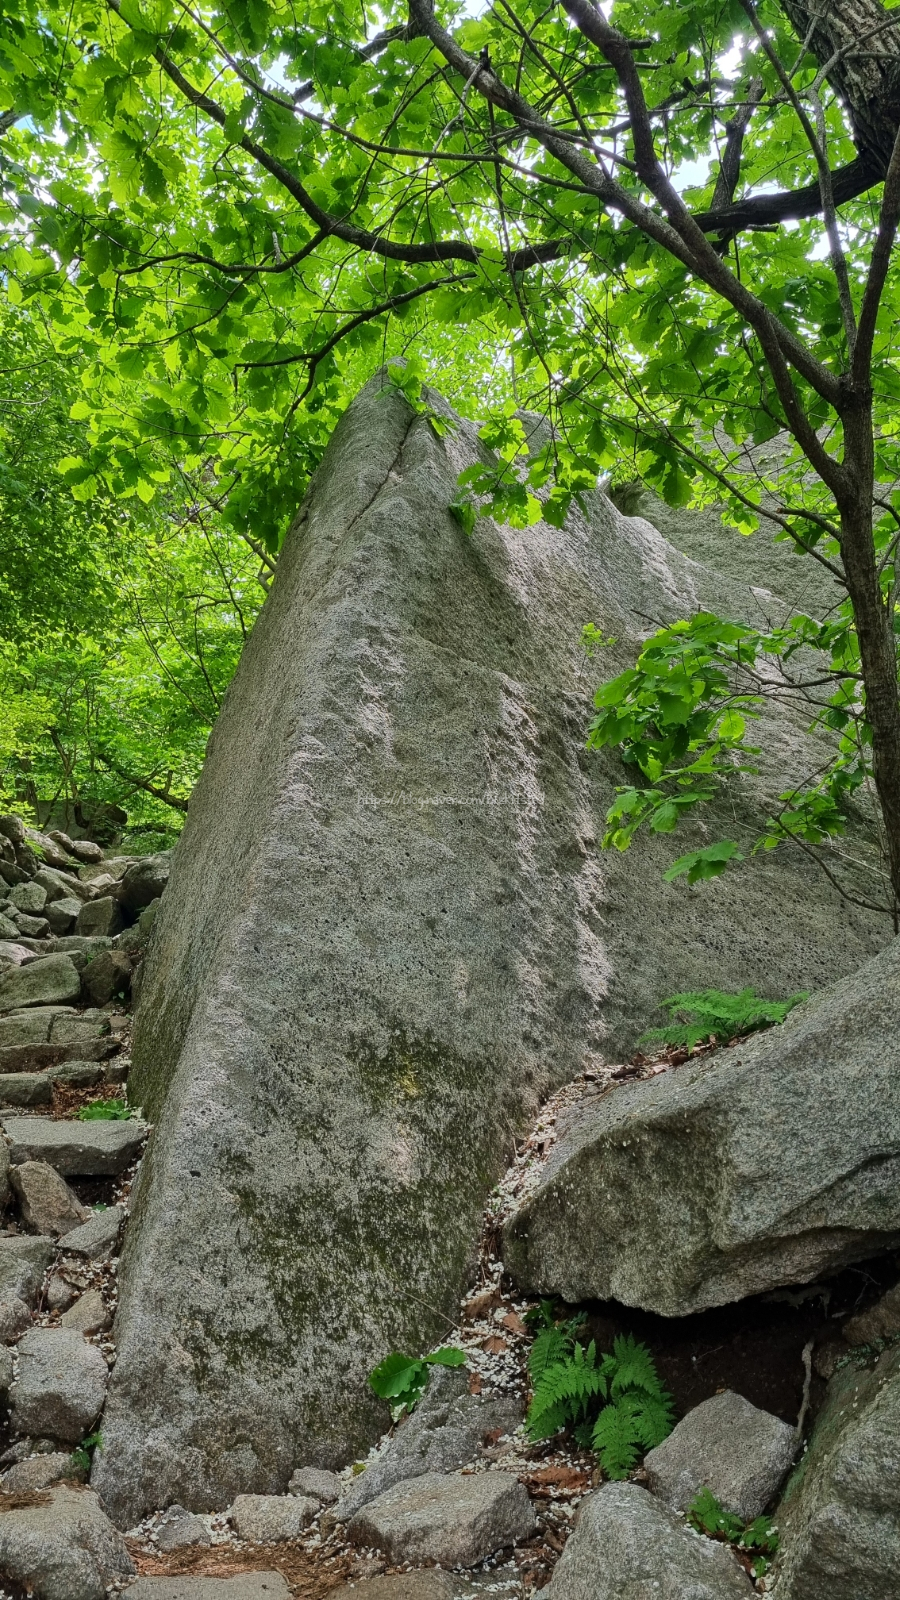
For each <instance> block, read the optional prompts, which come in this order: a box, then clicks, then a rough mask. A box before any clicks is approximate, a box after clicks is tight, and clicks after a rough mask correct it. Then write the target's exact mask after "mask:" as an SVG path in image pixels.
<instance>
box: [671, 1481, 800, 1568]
mask: <svg viewBox="0 0 900 1600" xmlns="http://www.w3.org/2000/svg"><path fill="white" fill-rule="evenodd" d="M688 1522H689V1523H690V1524H691V1526H692V1527H694V1528H696V1529H697V1532H698V1533H705V1534H706V1535H707V1537H708V1538H710V1539H720V1540H722V1541H723V1543H725V1544H733V1545H737V1546H738V1548H739V1549H741V1550H746V1551H747V1552H748V1554H749V1555H750V1557H751V1565H752V1567H753V1576H754V1578H761V1577H763V1576H764V1574H765V1573H766V1572H768V1570H769V1567H770V1565H771V1558H772V1556H774V1555H775V1554H776V1552H777V1550H778V1529H777V1528H776V1526H775V1524H774V1522H773V1521H772V1518H771V1517H768V1516H766V1515H765V1514H764V1515H763V1516H761V1517H756V1518H754V1520H753V1521H752V1522H748V1523H746V1524H745V1523H744V1521H743V1519H742V1518H741V1517H736V1516H735V1515H734V1513H733V1512H731V1511H726V1510H725V1509H724V1507H723V1506H721V1505H720V1504H719V1501H718V1500H717V1499H716V1497H715V1495H714V1494H713V1492H712V1490H711V1489H701V1490H700V1493H699V1494H698V1495H697V1498H696V1499H695V1501H694V1503H693V1505H692V1506H691V1508H690V1510H689V1511H688Z"/></svg>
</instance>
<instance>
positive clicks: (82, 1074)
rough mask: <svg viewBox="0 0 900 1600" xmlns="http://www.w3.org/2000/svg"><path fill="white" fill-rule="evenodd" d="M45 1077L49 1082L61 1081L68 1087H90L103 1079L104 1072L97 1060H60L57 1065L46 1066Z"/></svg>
mask: <svg viewBox="0 0 900 1600" xmlns="http://www.w3.org/2000/svg"><path fill="white" fill-rule="evenodd" d="M47 1077H48V1078H49V1079H50V1082H51V1083H63V1084H65V1085H66V1087H67V1088H69V1089H90V1088H92V1087H93V1085H94V1084H95V1083H101V1082H102V1081H103V1079H104V1078H105V1077H106V1072H105V1069H104V1067H103V1066H102V1064H101V1063H100V1062H99V1061H61V1062H60V1063H59V1065H58V1066H53V1067H48V1068H47Z"/></svg>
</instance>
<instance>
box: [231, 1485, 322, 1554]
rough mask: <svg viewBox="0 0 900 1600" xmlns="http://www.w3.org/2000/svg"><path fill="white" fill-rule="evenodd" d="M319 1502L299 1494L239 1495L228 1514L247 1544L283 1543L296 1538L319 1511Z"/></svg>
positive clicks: (236, 1530) (235, 1529) (239, 1535)
mask: <svg viewBox="0 0 900 1600" xmlns="http://www.w3.org/2000/svg"><path fill="white" fill-rule="evenodd" d="M319 1508H320V1507H319V1501H318V1500H313V1499H311V1498H310V1497H309V1496H307V1495H296V1494H239V1495H238V1496H237V1497H236V1499H235V1501H234V1504H233V1505H232V1506H231V1507H230V1509H229V1512H228V1517H229V1520H230V1522H231V1525H232V1527H233V1528H234V1531H235V1533H236V1534H237V1536H238V1538H239V1539H246V1541H247V1543H248V1544H280V1543H281V1541H282V1540H283V1539H296V1538H297V1537H298V1536H299V1535H300V1534H301V1533H302V1532H303V1529H304V1528H306V1527H308V1526H309V1524H310V1523H311V1522H312V1520H313V1517H315V1516H316V1515H317V1514H318V1511H319Z"/></svg>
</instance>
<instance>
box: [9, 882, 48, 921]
mask: <svg viewBox="0 0 900 1600" xmlns="http://www.w3.org/2000/svg"><path fill="white" fill-rule="evenodd" d="M6 898H7V900H8V901H9V904H10V905H11V906H15V908H16V910H17V911H27V912H28V913H29V915H31V916H37V913H38V912H39V911H43V909H44V907H45V905H46V904H47V891H46V889H45V888H44V887H43V885H42V884H40V883H35V881H34V879H31V881H30V882H28V883H17V884H14V885H13V887H12V888H11V889H10V891H9V894H8V895H7V897H6Z"/></svg>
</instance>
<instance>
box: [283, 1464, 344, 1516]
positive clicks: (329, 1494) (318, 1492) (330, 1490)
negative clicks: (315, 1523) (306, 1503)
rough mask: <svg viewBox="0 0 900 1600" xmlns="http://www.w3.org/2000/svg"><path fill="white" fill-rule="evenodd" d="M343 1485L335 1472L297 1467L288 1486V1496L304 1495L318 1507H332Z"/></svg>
mask: <svg viewBox="0 0 900 1600" xmlns="http://www.w3.org/2000/svg"><path fill="white" fill-rule="evenodd" d="M342 1488H343V1484H342V1483H341V1480H340V1478H339V1477H338V1475H337V1473H336V1472H326V1471H324V1469H323V1468H321V1467H298V1468H297V1470H296V1472H295V1473H294V1474H293V1477H292V1478H291V1481H290V1483H289V1484H288V1494H305V1495H309V1497H310V1499H312V1500H318V1502H319V1504H320V1505H323V1506H330V1505H333V1504H334V1502H335V1500H338V1499H340V1494H341V1490H342Z"/></svg>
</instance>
